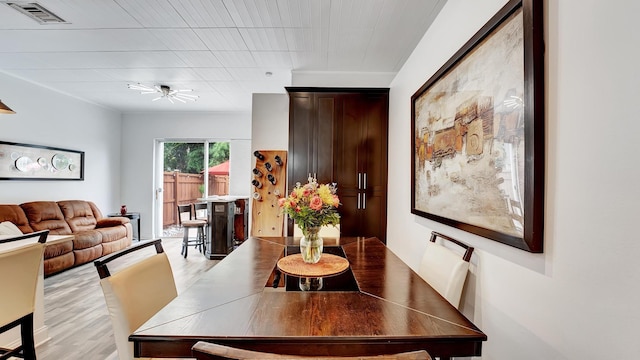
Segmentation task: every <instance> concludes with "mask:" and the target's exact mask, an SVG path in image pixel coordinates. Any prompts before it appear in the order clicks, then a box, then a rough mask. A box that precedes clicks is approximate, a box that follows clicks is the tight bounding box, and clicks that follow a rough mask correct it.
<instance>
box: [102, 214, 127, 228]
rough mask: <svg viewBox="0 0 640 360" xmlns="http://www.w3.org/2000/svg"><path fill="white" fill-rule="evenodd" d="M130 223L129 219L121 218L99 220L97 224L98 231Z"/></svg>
mask: <svg viewBox="0 0 640 360" xmlns="http://www.w3.org/2000/svg"><path fill="white" fill-rule="evenodd" d="M129 222H131V220H129V218H126V217H121V216H116V217H108V218H102V219H100V220H98V222H97V223H96V229H100V228H106V227H111V226H118V225H124V224H127V223H129Z"/></svg>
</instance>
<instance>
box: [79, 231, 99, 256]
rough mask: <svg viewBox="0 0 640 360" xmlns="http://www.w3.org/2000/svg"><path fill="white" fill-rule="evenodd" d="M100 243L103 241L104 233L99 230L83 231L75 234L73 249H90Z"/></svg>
mask: <svg viewBox="0 0 640 360" xmlns="http://www.w3.org/2000/svg"><path fill="white" fill-rule="evenodd" d="M100 243H102V234H101V233H100V232H99V231H98V230H89V231H82V232H79V233H76V234H74V237H73V251H76V250H81V249H88V248H90V247H94V246H96V245H100ZM100 256H102V255H100Z"/></svg>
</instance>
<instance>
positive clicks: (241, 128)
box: [121, 112, 252, 239]
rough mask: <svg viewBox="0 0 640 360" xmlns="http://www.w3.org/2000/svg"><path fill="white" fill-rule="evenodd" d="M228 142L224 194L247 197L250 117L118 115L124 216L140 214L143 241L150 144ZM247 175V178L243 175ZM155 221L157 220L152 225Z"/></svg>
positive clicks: (149, 206)
mask: <svg viewBox="0 0 640 360" xmlns="http://www.w3.org/2000/svg"><path fill="white" fill-rule="evenodd" d="M161 139H168V140H176V139H194V140H197V139H200V140H205V139H208V140H214V141H216V140H217V141H229V143H230V144H229V147H230V149H229V153H230V159H229V160H230V166H231V167H230V169H229V178H230V180H231V182H230V184H229V194H230V195H238V196H239V195H242V196H249V194H250V191H251V189H250V187H251V183H250V182H249V181H248V180H246V179H247V177H246V176H243V175H242V174H245V173H247V174H248V173H249V172H250V171H251V168H252V165H251V160H252V156H251V140H250V139H251V114H249V113H223V112H221V113H214V112H185V113H180V112H171V113H168V112H165V113H160V112H158V113H129V114H124V115H123V128H122V154H123V156H122V174H123V176H122V184H121V186H122V197H121V202H122V203H123V204H126V205H127V208H128V210H129V211H136V212H140V218H141V225H140V228H141V232H142V233H141V236H142V238H143V239H149V238H151V237H154V236H155V237H158V236H160V234H158V233H155V234H153V233H152V229H153V225H154V221H153V220H152V219H157V217H156V213H155V210H154V196H155V192H154V188H155V186H154V184H153V174H154V171H155V169H154V166H153V164H154V161H153V160H154V158H153V157H154V144H155V142H156V140H161ZM247 176H248V175H247ZM158 222H159V221H158Z"/></svg>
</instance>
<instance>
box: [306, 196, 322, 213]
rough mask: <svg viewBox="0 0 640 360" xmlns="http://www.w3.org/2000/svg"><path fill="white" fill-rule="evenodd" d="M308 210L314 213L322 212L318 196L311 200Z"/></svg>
mask: <svg viewBox="0 0 640 360" xmlns="http://www.w3.org/2000/svg"><path fill="white" fill-rule="evenodd" d="M309 208H311V210H315V211H320V210H322V199H321V198H320V196H317V195H316V196H314V197H312V198H311V200H310V201H309Z"/></svg>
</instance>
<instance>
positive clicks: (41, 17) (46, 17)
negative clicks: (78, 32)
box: [6, 2, 67, 25]
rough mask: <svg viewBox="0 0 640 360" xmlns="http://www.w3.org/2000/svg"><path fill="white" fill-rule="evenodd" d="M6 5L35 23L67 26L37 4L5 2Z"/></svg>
mask: <svg viewBox="0 0 640 360" xmlns="http://www.w3.org/2000/svg"><path fill="white" fill-rule="evenodd" d="M6 4H7V5H9V6H11V7H12V8H14V9H16V10H18V11H20V12H21V13H23V14H25V15H27V16H28V17H30V18H32V19H33V20H35V21H37V22H38V23H40V24H41V25H45V24H67V22H66V21H64V20H63V19H62V18H61V17H60V16H58V15H56V14H54V13H52V12H51V11H49V10H47V9H46V8H45V7H44V6H42V5H40V4H38V3H12V2H7V3H6Z"/></svg>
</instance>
